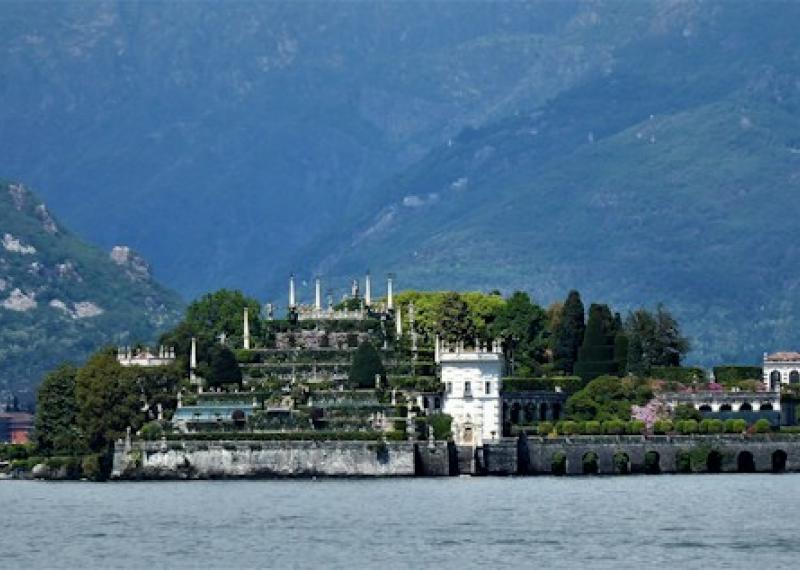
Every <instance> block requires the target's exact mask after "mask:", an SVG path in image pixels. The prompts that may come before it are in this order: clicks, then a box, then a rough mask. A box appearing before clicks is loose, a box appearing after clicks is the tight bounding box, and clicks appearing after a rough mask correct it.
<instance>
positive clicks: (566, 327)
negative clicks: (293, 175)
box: [551, 290, 586, 374]
mask: <svg viewBox="0 0 800 570" xmlns="http://www.w3.org/2000/svg"><path fill="white" fill-rule="evenodd" d="M585 329H586V325H585V321H584V307H583V301H581V296H580V293H578V292H577V291H575V290H572V291H570V292H569V294H568V295H567V299H566V301H564V306H563V307H562V309H561V313H560V316H559V319H558V323H557V325H556V326H555V328H554V329H553V335H552V339H551V340H552V349H553V360H554V361H555V365H556V368H558V369H559V370H562V371H564V372H565V373H566V374H572V372H573V369H574V366H575V360H576V359H577V357H578V349H579V348H580V346H581V344H582V343H583V336H584V331H585Z"/></svg>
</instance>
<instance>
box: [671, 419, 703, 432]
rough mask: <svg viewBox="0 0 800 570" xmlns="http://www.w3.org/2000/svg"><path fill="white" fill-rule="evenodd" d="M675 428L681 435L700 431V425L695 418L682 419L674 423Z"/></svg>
mask: <svg viewBox="0 0 800 570" xmlns="http://www.w3.org/2000/svg"><path fill="white" fill-rule="evenodd" d="M675 429H677V430H678V432H680V433H682V434H683V435H689V434H693V433H698V432H699V431H700V425H699V424H698V423H697V420H682V421H680V422H677V423H676V424H675Z"/></svg>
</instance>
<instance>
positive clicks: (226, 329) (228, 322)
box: [185, 289, 262, 339]
mask: <svg viewBox="0 0 800 570" xmlns="http://www.w3.org/2000/svg"><path fill="white" fill-rule="evenodd" d="M245 307H247V308H248V309H249V316H250V335H251V336H252V337H259V336H260V335H261V332H262V331H261V328H262V327H261V320H260V319H259V318H258V315H259V313H260V311H261V305H260V304H259V302H258V301H257V300H256V299H253V298H251V297H246V296H245V295H244V294H243V293H242V292H241V291H230V290H228V289H220V290H219V291H216V292H214V293H207V294H206V295H203V296H202V297H201V298H199V299H198V300H196V301H194V302H193V303H192V304H190V305H189V307H188V308H187V309H186V319H185V322H186V324H187V325H188V328H189V330H191V331H194V332H195V333H199V332H203V333H204V334H205V335H208V336H210V337H211V338H216V337H217V336H219V335H220V334H222V333H225V334H226V335H227V336H231V337H235V338H238V339H241V338H242V337H243V335H244V330H243V325H242V316H243V314H244V308H245ZM195 336H197V335H195Z"/></svg>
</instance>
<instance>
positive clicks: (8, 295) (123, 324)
mask: <svg viewBox="0 0 800 570" xmlns="http://www.w3.org/2000/svg"><path fill="white" fill-rule="evenodd" d="M0 240H2V241H1V242H0V390H3V389H10V390H14V391H16V392H18V394H19V396H20V398H21V399H22V400H23V401H28V402H30V401H31V400H32V399H33V391H32V388H33V387H34V386H35V384H36V383H38V381H39V379H40V377H41V375H42V373H43V372H45V371H47V370H49V369H51V368H52V367H54V366H55V365H56V364H58V363H60V362H63V361H73V362H80V361H82V360H83V359H84V358H85V357H86V356H87V355H88V354H89V353H90V352H91V351H92V350H95V349H97V348H98V347H99V346H101V345H104V344H123V343H132V342H135V341H138V340H148V339H152V338H153V337H154V336H155V335H156V333H157V332H158V331H160V330H163V329H164V328H166V327H168V326H169V325H171V324H173V323H174V322H176V320H177V318H178V317H179V310H180V308H181V301H180V299H179V297H178V296H177V295H176V294H175V293H173V292H171V291H169V290H167V289H165V288H164V287H162V286H160V285H158V284H157V283H156V282H155V281H153V279H152V277H151V276H150V273H149V267H148V266H147V264H146V263H145V262H144V260H142V259H141V258H140V257H138V256H137V255H136V254H134V253H133V252H132V251H131V250H129V249H128V248H125V247H116V248H114V250H113V251H112V253H111V254H109V253H105V252H103V251H101V250H99V249H98V248H96V247H94V246H90V245H88V244H87V243H85V242H83V241H81V240H80V239H78V238H77V237H76V236H74V235H73V234H72V233H70V232H69V231H68V230H66V229H65V228H64V227H63V226H61V224H60V223H59V222H58V221H57V220H56V219H55V218H53V216H52V215H51V214H50V212H49V211H48V209H47V207H46V206H45V205H44V204H43V203H42V202H41V201H40V200H39V199H38V198H37V197H36V196H35V195H34V194H32V193H31V192H30V191H28V190H27V189H26V188H25V187H24V186H22V185H21V184H14V183H10V182H3V181H0Z"/></svg>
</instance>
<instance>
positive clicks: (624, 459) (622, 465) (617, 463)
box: [614, 451, 631, 475]
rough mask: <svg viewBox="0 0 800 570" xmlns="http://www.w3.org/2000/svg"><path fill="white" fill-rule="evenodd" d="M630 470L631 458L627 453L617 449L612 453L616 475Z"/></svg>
mask: <svg viewBox="0 0 800 570" xmlns="http://www.w3.org/2000/svg"><path fill="white" fill-rule="evenodd" d="M630 472H631V458H630V457H628V454H627V453H623V452H622V451H617V452H616V453H615V454H614V473H615V474H617V475H627V474H628V473H630Z"/></svg>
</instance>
